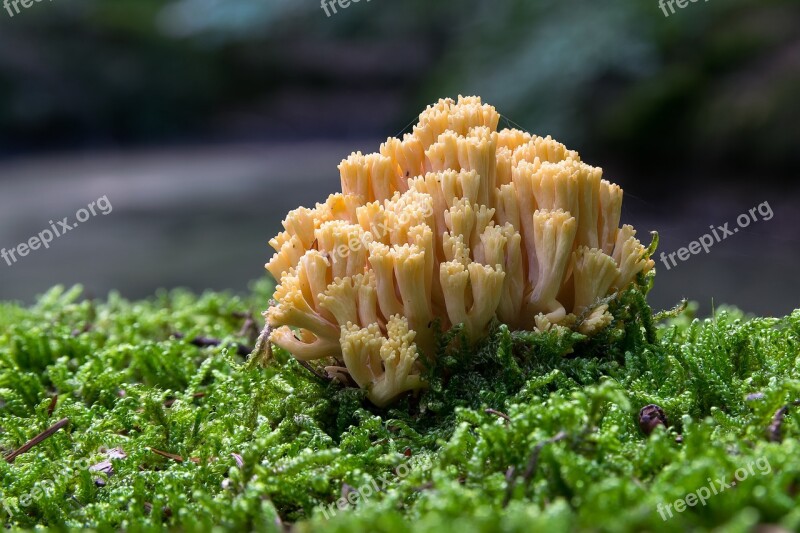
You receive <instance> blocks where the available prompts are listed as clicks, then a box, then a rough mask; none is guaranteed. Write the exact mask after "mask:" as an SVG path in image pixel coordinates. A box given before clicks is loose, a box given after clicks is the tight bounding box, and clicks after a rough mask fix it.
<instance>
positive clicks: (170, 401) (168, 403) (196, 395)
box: [164, 392, 206, 407]
mask: <svg viewBox="0 0 800 533" xmlns="http://www.w3.org/2000/svg"><path fill="white" fill-rule="evenodd" d="M205 395H206V393H205V392H195V393H194V394H192V398H195V399H197V398H203V397H204V396H205ZM176 401H178V399H177V398H170V399H168V400H166V401H165V402H164V407H172V406H173V405H174V404H175V402H176Z"/></svg>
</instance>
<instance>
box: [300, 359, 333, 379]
mask: <svg viewBox="0 0 800 533" xmlns="http://www.w3.org/2000/svg"><path fill="white" fill-rule="evenodd" d="M297 362H298V363H300V366H302V367H303V368H305V369H306V370H308V371H309V372H311V373H312V374H314V375H315V376H317V377H318V378H319V379H321V380H323V381H326V382H331V381H333V378H332V377H330V376H328V375H324V376H323V375H322V374H321V373H320V372H319V371H317V369H316V368H314V367H313V366H311V365H310V364H309V363H308V361H302V360H300V359H298V360H297Z"/></svg>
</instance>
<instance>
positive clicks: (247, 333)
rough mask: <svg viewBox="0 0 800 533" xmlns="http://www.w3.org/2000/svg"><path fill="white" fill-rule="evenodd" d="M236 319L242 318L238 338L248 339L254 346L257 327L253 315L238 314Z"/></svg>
mask: <svg viewBox="0 0 800 533" xmlns="http://www.w3.org/2000/svg"><path fill="white" fill-rule="evenodd" d="M239 315H243V316H239V317H238V318H244V324H242V329H240V330H239V334H238V335H239V337H247V338H248V339H250V343H251V344H255V343H256V341H258V335H259V331H258V327H257V326H256V321H255V319H254V318H253V313H249V312H248V313H239Z"/></svg>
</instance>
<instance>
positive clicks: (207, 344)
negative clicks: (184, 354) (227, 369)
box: [172, 333, 251, 357]
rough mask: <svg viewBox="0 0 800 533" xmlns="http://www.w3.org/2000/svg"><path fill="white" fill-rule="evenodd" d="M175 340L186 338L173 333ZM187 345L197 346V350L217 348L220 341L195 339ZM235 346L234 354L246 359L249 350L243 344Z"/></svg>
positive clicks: (202, 338) (203, 338)
mask: <svg viewBox="0 0 800 533" xmlns="http://www.w3.org/2000/svg"><path fill="white" fill-rule="evenodd" d="M172 336H173V337H175V338H176V339H183V338H185V337H186V336H185V335H184V334H183V333H173V335H172ZM188 342H189V344H191V345H192V346H197V347H198V348H212V347H215V346H219V345H221V344H222V341H221V340H220V339H214V338H211V337H195V338H193V339H191V340H189V341H188ZM235 346H236V354H237V355H239V356H241V357H247V356H248V355H250V351H251V350H250V348H248V347H247V346H245V345H244V344H239V343H238V342H237V343H235Z"/></svg>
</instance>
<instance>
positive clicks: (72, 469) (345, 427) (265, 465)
mask: <svg viewBox="0 0 800 533" xmlns="http://www.w3.org/2000/svg"><path fill="white" fill-rule="evenodd" d="M269 296H270V287H269V286H268V285H267V284H266V283H259V284H257V285H256V286H255V287H254V290H253V294H252V296H251V297H250V298H249V299H241V298H237V297H232V296H230V295H225V294H215V293H207V294H204V295H202V296H194V295H192V294H189V293H186V292H181V291H177V292H171V293H162V294H159V295H157V296H155V297H154V298H152V299H150V300H148V301H144V302H128V301H125V300H123V299H122V298H120V297H118V296H114V295H112V296H111V297H109V299H108V300H107V301H105V302H97V301H87V300H83V299H82V298H81V296H80V290H79V289H75V290H71V291H64V290H61V289H54V290H52V291H51V292H49V293H48V294H46V295H45V296H43V297H42V298H41V299H40V300H39V301H38V303H37V304H36V305H34V306H32V307H30V308H25V307H21V306H18V305H14V304H0V428H2V429H0V451H2V453H3V454H4V455H7V454H8V453H10V452H11V451H13V450H16V449H18V448H19V447H20V446H22V445H23V444H25V443H26V442H27V441H29V440H30V439H31V438H33V437H34V436H36V435H37V434H38V433H40V432H41V431H43V430H45V429H46V428H48V427H50V426H52V425H53V424H54V423H56V421H58V420H61V419H68V420H69V423H68V424H67V426H66V427H64V428H63V429H61V430H60V431H58V432H56V433H55V434H53V435H52V436H50V437H49V438H47V439H46V440H44V441H42V442H41V443H39V444H38V445H36V446H35V447H33V448H32V449H31V450H30V451H28V452H27V453H24V454H21V455H19V456H18V457H17V459H16V460H15V461H14V462H13V464H11V463H8V462H6V461H0V479H2V501H0V521H1V522H2V523H4V524H6V526H7V527H10V528H22V529H27V528H33V527H36V526H49V527H51V528H56V529H64V528H83V527H87V528H93V529H98V530H117V529H120V528H125V529H128V530H132V531H137V530H150V529H161V528H163V527H165V526H167V527H172V528H180V529H183V530H187V531H194V530H197V531H201V530H202V531H205V530H209V529H210V528H212V527H216V528H219V529H224V530H235V531H244V530H249V529H257V530H282V529H284V528H287V527H290V526H294V527H296V528H298V529H300V530H323V529H324V530H325V531H348V532H349V531H361V530H364V531H409V530H414V531H417V532H419V531H454V530H458V531H462V532H467V531H526V532H527V531H535V530H537V529H540V528H541V529H542V530H547V531H562V530H570V529H573V530H574V529H581V530H585V529H588V530H609V531H633V530H651V531H675V530H681V529H697V530H704V529H712V528H715V527H719V526H726V529H728V530H734V531H736V530H739V531H744V530H750V529H752V528H753V526H755V525H758V524H782V525H783V526H784V527H786V528H788V529H791V530H794V529H798V528H800V505H798V504H800V440H798V436H800V426H798V417H797V415H796V414H795V412H794V411H793V408H789V410H788V411H787V413H786V416H785V419H784V421H783V423H782V426H781V428H780V433H781V437H782V438H780V439H778V438H777V434H775V432H774V431H773V432H771V433H770V432H769V431H768V429H769V427H770V425H771V424H772V421H773V416H774V415H775V412H776V411H777V410H778V409H780V408H781V407H782V406H784V405H787V404H790V403H791V402H792V401H793V400H795V399H796V398H798V397H800V381H798V380H797V379H796V375H797V371H798V364H799V362H800V359H799V358H798V357H799V354H798V352H799V350H798V346H800V311H798V312H795V313H794V314H792V315H791V316H789V317H785V318H782V319H773V318H745V317H743V316H742V315H741V314H740V313H738V312H736V311H734V310H719V311H718V312H717V313H716V315H715V317H714V318H713V319H707V320H702V321H700V320H692V319H691V312H688V313H684V314H683V315H682V316H679V317H678V318H673V319H669V320H667V321H666V323H663V324H661V325H658V326H653V324H652V323H651V321H650V315H649V309H648V308H647V307H646V305H644V304H643V299H642V297H641V295H640V294H638V293H631V294H629V295H627V296H626V298H627V299H628V300H627V301H628V304H627V305H626V306H625V307H619V308H617V309H616V310H615V316H616V317H617V319H618V322H617V323H616V324H615V327H614V328H613V329H612V330H610V331H609V332H608V333H607V334H605V335H603V336H602V337H601V338H598V339H595V340H593V341H591V342H588V341H586V340H584V339H582V338H581V337H580V336H578V335H575V334H561V333H557V332H556V333H547V334H540V335H530V334H512V333H509V332H508V331H507V330H505V328H503V327H497V328H495V332H494V334H493V336H492V339H491V340H490V341H489V342H487V343H486V344H485V345H483V346H480V347H478V348H477V349H471V350H467V349H464V350H459V349H457V348H456V349H452V348H451V349H450V350H449V351H448V354H447V356H446V357H442V358H441V361H440V363H439V364H438V367H437V368H436V369H433V370H432V371H431V372H435V373H436V375H446V376H448V380H449V381H448V383H447V386H446V387H445V386H444V383H442V382H440V381H434V382H433V383H432V387H431V390H430V391H429V392H427V393H425V394H423V395H422V396H420V397H419V398H412V399H409V400H406V401H404V402H402V403H401V404H400V405H397V406H396V407H395V408H394V409H392V410H389V411H378V410H375V409H373V408H370V407H368V406H367V405H366V404H365V403H364V402H363V398H362V394H361V393H360V392H359V391H357V390H353V389H341V388H339V387H337V386H335V385H332V384H330V383H327V382H326V381H324V380H322V379H320V378H318V377H316V376H314V375H313V374H312V373H311V372H309V371H308V370H307V369H306V368H303V367H301V366H300V365H298V364H297V363H296V362H295V361H294V360H293V359H291V358H290V357H288V356H287V355H286V354H282V353H276V360H275V362H274V363H273V364H271V365H270V366H269V367H268V368H266V369H263V368H258V367H253V366H254V365H248V364H247V362H246V361H245V358H244V357H242V356H240V355H238V354H237V348H236V343H241V344H248V345H251V344H250V343H252V339H248V338H247V336H246V334H247V333H246V332H245V331H240V330H241V329H242V326H243V322H244V321H245V319H244V318H243V316H244V315H243V314H246V313H248V312H256V316H258V315H257V312H258V311H259V310H260V308H261V307H262V306H263V303H264V302H266V301H267V300H268V298H269ZM626 313H627V314H626ZM656 328H657V329H656ZM176 333H180V334H182V335H183V336H182V338H179V337H180V336H176V335H175V334H176ZM240 334H241V335H242V336H240ZM454 335H456V336H457V333H455V334H454ZM198 336H202V337H206V338H211V337H213V338H217V339H221V340H223V341H224V342H223V343H222V344H221V345H220V346H218V347H198V346H195V345H194V344H192V343H191V342H190V341H191V339H194V338H195V337H198ZM456 341H457V339H456ZM455 344H456V345H457V344H458V343H457V342H456V343H455ZM570 350H572V353H568V354H567V352H569V351H570ZM565 354H567V355H565ZM54 395H57V396H58V399H57V403H56V404H55V405H54V404H53V403H52V399H51V398H52V397H53V396H54ZM651 403H655V404H658V405H660V406H661V407H662V408H663V409H664V411H665V412H666V415H667V417H668V418H669V423H670V426H671V427H670V428H669V429H664V428H661V427H659V428H657V429H656V430H655V431H654V432H653V434H652V435H650V436H649V437H648V436H646V435H645V434H643V433H642V431H641V430H640V428H639V424H638V413H639V409H640V408H641V407H643V406H645V405H647V404H651ZM487 409H493V410H495V411H496V412H492V411H490V412H487V411H486V410H487ZM773 429H774V428H773ZM678 435H680V436H681V438H678ZM114 448H118V449H121V450H123V451H124V453H125V458H121V459H113V460H112V461H111V463H112V465H113V473H111V474H108V473H100V472H95V471H90V470H89V469H87V468H86V465H88V464H92V465H94V464H97V463H100V462H101V461H103V460H104V459H106V457H107V450H110V449H114ZM153 450H157V451H161V452H166V454H172V455H171V456H164V455H163V454H159V453H158V452H157V451H155V452H154V451H153ZM179 459H182V461H181V460H179ZM754 464H757V465H759V467H757V468H755V469H753V467H752V465H754ZM765 465H769V469H768V470H769V471H768V472H767V469H766V468H761V467H764V466H765ZM748 466H749V467H750V470H749V471H746V472H745V473H746V474H747V475H746V476H745V477H746V478H745V479H744V480H743V481H739V482H737V483H736V485H735V486H734V485H731V486H730V487H729V488H727V489H725V490H724V491H722V492H720V493H719V494H716V495H712V496H711V497H709V498H708V499H707V501H706V502H705V505H700V504H699V503H697V504H696V505H695V506H693V507H689V508H687V509H686V510H685V511H683V512H680V513H679V512H676V511H674V510H673V511H672V514H673V516H672V518H670V517H669V516H667V519H666V520H663V519H662V517H661V516H660V514H659V512H658V510H657V506H658V505H659V504H662V505H663V504H666V503H672V502H674V501H675V500H677V499H678V498H685V497H686V495H687V494H689V493H696V492H697V491H698V489H701V488H702V487H709V486H710V485H711V483H714V484H715V488H716V480H718V479H720V480H722V481H723V482H724V483H725V484H731V482H732V481H734V480H735V475H736V473H737V471H739V472H741V470H740V469H742V468H745V469H747V467H748ZM709 479H710V480H712V481H709ZM510 486H511V488H510V489H509V487H510ZM376 488H377V489H380V490H379V491H376V490H374V489H376ZM343 496H344V497H348V496H349V497H350V499H351V500H352V501H355V505H349V504H347V505H346V509H345V510H339V509H337V507H336V506H337V501H338V500H339V499H340V498H342V497H343ZM341 501H342V502H343V501H344V500H341ZM343 507H345V505H343ZM673 509H674V508H673Z"/></svg>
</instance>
